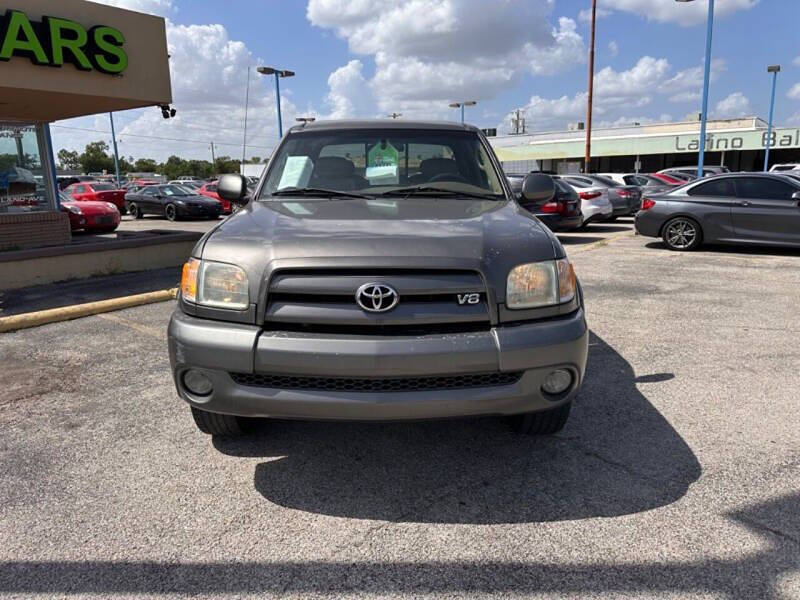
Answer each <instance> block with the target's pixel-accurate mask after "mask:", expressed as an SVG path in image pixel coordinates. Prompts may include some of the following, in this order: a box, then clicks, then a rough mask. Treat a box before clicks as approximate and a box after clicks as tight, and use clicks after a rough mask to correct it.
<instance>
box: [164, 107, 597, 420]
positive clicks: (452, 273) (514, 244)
mask: <svg viewBox="0 0 800 600" xmlns="http://www.w3.org/2000/svg"><path fill="white" fill-rule="evenodd" d="M409 148H411V151H409ZM415 148H424V149H425V154H426V155H427V158H421V157H420V156H419V154H418V151H416V150H415ZM381 151H383V152H382V153H381ZM379 153H380V159H379V160H374V162H372V165H373V166H370V162H371V161H372V160H373V159H374V158H375V157H376V156H377V155H378V154H379ZM368 157H370V158H369V160H367V158H368ZM375 163H379V164H375ZM219 191H220V194H221V195H222V196H223V197H224V198H226V199H227V200H229V201H231V202H234V203H242V202H244V201H245V195H246V193H247V185H246V180H245V179H244V178H243V177H242V176H241V175H224V176H222V177H221V178H220V181H219ZM554 195H555V186H554V184H553V180H552V179H551V178H550V177H547V176H544V175H540V174H536V173H532V174H529V175H528V176H527V177H526V178H525V182H524V184H523V197H524V199H525V200H526V201H529V202H540V201H548V200H550V199H551V198H553V196H554ZM180 290H181V291H180V294H179V297H178V303H177V309H176V311H175V313H174V314H173V316H172V318H171V321H170V325H169V329H168V339H169V355H170V364H171V369H172V375H173V378H174V381H175V385H176V388H177V392H178V394H179V395H180V397H181V398H183V399H184V400H185V401H186V402H187V403H188V404H189V405H190V407H191V412H192V415H193V416H194V420H195V423H196V424H197V426H198V428H199V429H200V430H201V431H203V432H205V433H211V434H221V435H227V434H235V433H240V432H242V431H243V429H244V428H246V427H247V422H248V421H247V418H248V417H273V418H279V419H280V418H294V419H328V420H342V419H347V420H381V421H385V420H406V419H413V420H419V419H428V418H446V417H458V416H473V417H474V416H478V415H509V416H513V421H514V423H515V425H516V426H517V428H518V430H520V431H522V432H525V433H539V434H541V433H553V432H555V431H558V430H560V429H561V428H562V427H563V426H564V424H565V423H566V420H567V417H568V415H569V411H570V408H569V407H570V403H571V401H572V399H573V398H574V397H575V394H576V393H577V391H578V388H579V387H580V384H581V381H582V380H583V375H584V370H585V365H586V356H587V351H588V329H587V326H586V320H585V317H584V312H583V299H582V294H581V291H580V287H579V285H578V283H577V280H576V278H575V276H574V271H573V269H572V266H571V265H570V263H569V260H568V258H567V256H566V253H565V251H564V248H563V246H562V245H561V243H560V242H559V240H558V238H557V237H556V236H555V234H553V233H552V232H551V231H549V230H548V229H547V228H546V227H545V226H544V225H543V224H542V223H541V222H539V221H538V220H537V219H536V218H535V217H534V216H533V215H531V214H530V213H528V212H527V211H525V210H523V209H521V208H520V206H519V205H518V204H517V203H516V202H515V201H514V199H513V197H512V195H511V191H510V189H509V188H508V184H507V182H506V179H505V177H504V175H503V172H502V170H501V169H500V163H499V162H498V161H497V157H496V156H495V155H494V152H493V150H492V148H491V146H490V145H489V143H488V141H487V140H486V138H485V137H484V135H483V134H482V133H481V132H480V130H478V129H477V128H475V127H471V126H464V125H461V124H455V123H440V124H431V123H422V122H412V121H403V122H398V121H331V122H327V123H326V122H320V121H318V122H316V123H312V124H307V125H305V126H304V127H302V128H299V127H293V128H292V129H290V130H289V132H288V133H287V134H286V135H285V136H284V137H283V139H282V140H281V142H280V144H279V146H278V148H277V149H276V150H275V156H274V157H273V158H272V159H271V160H270V166H269V169H268V171H267V173H266V174H265V179H264V180H263V181H262V183H261V186H260V188H259V197H258V198H257V199H254V200H252V201H250V202H249V203H248V204H247V206H246V207H245V208H243V209H242V210H239V211H238V212H237V213H236V214H234V215H232V216H231V217H229V218H228V219H227V220H226V221H225V224H224V226H222V227H217V228H215V229H213V230H212V231H210V232H209V233H208V234H207V235H206V236H204V237H203V241H202V243H198V245H197V246H196V247H195V249H194V250H193V251H192V253H191V258H190V260H189V262H188V263H187V264H186V266H185V267H184V270H183V276H182V280H181V288H180Z"/></svg>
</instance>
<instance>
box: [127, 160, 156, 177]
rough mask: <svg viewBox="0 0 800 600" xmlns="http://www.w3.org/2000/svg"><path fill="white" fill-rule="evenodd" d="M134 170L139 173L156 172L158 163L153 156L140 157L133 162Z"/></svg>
mask: <svg viewBox="0 0 800 600" xmlns="http://www.w3.org/2000/svg"><path fill="white" fill-rule="evenodd" d="M133 170H134V171H136V172H137V173H155V172H156V171H158V163H157V162H156V161H154V160H153V159H152V158H140V159H138V160H136V161H135V162H134V163H133Z"/></svg>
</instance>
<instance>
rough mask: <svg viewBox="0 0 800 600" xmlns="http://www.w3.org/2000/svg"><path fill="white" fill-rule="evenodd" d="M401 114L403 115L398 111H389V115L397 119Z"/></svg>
mask: <svg viewBox="0 0 800 600" xmlns="http://www.w3.org/2000/svg"><path fill="white" fill-rule="evenodd" d="M402 116H403V113H398V112H393V113H389V117H390V118H392V119H399V118H400V117H402Z"/></svg>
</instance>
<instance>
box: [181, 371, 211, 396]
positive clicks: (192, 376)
mask: <svg viewBox="0 0 800 600" xmlns="http://www.w3.org/2000/svg"><path fill="white" fill-rule="evenodd" d="M183 385H184V387H185V388H186V389H187V390H189V391H190V392H191V393H192V394H195V395H196V396H208V395H209V394H210V393H211V390H213V389H214V386H213V384H212V383H211V380H210V379H209V378H208V377H207V376H206V375H204V374H203V373H201V372H200V371H195V370H194V369H189V370H188V371H186V373H184V374H183Z"/></svg>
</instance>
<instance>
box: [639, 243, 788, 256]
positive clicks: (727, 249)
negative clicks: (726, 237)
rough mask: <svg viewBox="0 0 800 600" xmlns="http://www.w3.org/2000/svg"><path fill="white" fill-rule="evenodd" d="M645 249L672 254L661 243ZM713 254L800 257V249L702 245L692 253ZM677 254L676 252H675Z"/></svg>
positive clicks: (652, 244)
mask: <svg viewBox="0 0 800 600" xmlns="http://www.w3.org/2000/svg"><path fill="white" fill-rule="evenodd" d="M645 248H650V249H651V250H663V251H664V252H674V250H670V249H669V248H667V246H666V245H665V244H664V242H661V241H653V242H649V243H647V244H645ZM698 252H700V253H702V252H713V253H716V254H746V255H748V256H798V257H800V248H781V247H777V246H755V245H753V246H751V245H749V244H748V245H746V246H745V245H742V246H735V245H731V244H725V245H722V244H703V245H701V246H700V248H699V249H697V250H696V251H694V252H693V253H694V254H696V253H698ZM676 254H677V252H676Z"/></svg>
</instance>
